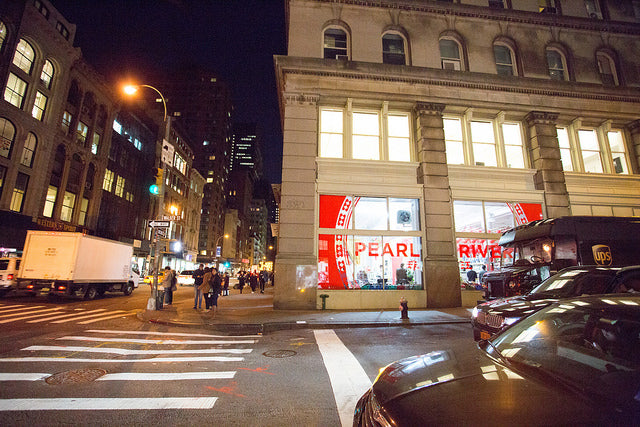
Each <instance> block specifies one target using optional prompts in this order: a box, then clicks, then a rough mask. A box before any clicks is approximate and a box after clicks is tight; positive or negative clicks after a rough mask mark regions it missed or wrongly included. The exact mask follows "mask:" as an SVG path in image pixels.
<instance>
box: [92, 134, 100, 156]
mask: <svg viewBox="0 0 640 427" xmlns="http://www.w3.org/2000/svg"><path fill="white" fill-rule="evenodd" d="M99 147H100V134H99V133H98V132H94V133H93V139H92V141H91V153H93V154H98V148H99Z"/></svg>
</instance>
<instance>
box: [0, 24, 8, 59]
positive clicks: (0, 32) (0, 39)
mask: <svg viewBox="0 0 640 427" xmlns="http://www.w3.org/2000/svg"><path fill="white" fill-rule="evenodd" d="M6 38H7V26H6V25H4V22H2V21H0V52H2V47H3V46H4V41H5V40H6Z"/></svg>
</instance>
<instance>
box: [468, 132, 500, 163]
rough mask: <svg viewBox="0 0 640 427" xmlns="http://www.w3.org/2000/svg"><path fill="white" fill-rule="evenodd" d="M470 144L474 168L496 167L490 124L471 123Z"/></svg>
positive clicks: (494, 143) (494, 144) (493, 139)
mask: <svg viewBox="0 0 640 427" xmlns="http://www.w3.org/2000/svg"><path fill="white" fill-rule="evenodd" d="M471 142H472V147H473V159H474V162H475V164H476V166H498V162H497V158H496V142H495V137H494V135H493V124H492V123H491V122H471Z"/></svg>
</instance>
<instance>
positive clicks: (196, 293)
mask: <svg viewBox="0 0 640 427" xmlns="http://www.w3.org/2000/svg"><path fill="white" fill-rule="evenodd" d="M191 277H193V298H194V299H193V309H194V310H200V309H201V308H202V291H201V290H200V289H199V286H200V285H202V278H203V277H204V264H200V266H199V267H198V269H197V270H195V271H194V272H193V274H192V275H191Z"/></svg>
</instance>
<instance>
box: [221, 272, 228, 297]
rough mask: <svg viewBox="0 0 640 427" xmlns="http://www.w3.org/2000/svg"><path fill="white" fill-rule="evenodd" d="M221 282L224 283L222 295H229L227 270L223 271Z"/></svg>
mask: <svg viewBox="0 0 640 427" xmlns="http://www.w3.org/2000/svg"><path fill="white" fill-rule="evenodd" d="M222 282H223V283H224V285H223V286H222V295H224V296H228V295H229V272H228V271H227V272H225V273H224V278H223V280H222Z"/></svg>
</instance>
